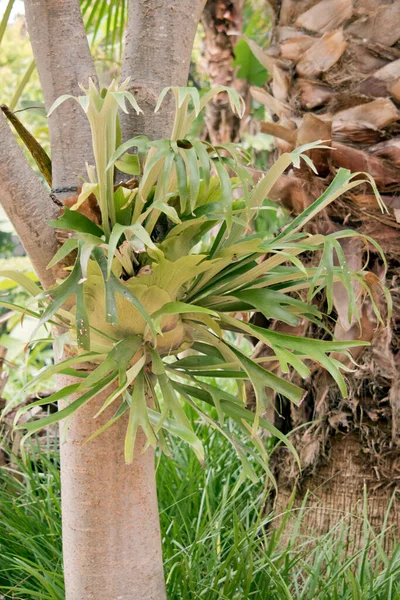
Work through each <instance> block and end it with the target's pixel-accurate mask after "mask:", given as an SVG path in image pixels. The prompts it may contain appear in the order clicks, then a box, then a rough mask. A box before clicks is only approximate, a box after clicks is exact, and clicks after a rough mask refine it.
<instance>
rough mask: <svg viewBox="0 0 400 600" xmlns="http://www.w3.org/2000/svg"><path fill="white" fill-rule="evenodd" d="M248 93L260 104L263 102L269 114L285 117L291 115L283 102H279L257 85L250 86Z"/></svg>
mask: <svg viewBox="0 0 400 600" xmlns="http://www.w3.org/2000/svg"><path fill="white" fill-rule="evenodd" d="M250 93H251V95H252V96H253V98H254V100H256V101H257V102H259V103H260V104H264V106H266V107H267V108H268V111H269V112H270V114H271V115H276V116H278V117H280V118H281V117H287V118H289V117H290V115H291V110H290V107H289V106H288V105H286V104H284V103H283V102H279V100H277V99H276V98H274V97H273V96H271V94H269V93H268V92H266V91H265V90H263V89H262V88H258V87H254V86H253V87H251V88H250Z"/></svg>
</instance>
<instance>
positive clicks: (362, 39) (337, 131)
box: [253, 0, 400, 540]
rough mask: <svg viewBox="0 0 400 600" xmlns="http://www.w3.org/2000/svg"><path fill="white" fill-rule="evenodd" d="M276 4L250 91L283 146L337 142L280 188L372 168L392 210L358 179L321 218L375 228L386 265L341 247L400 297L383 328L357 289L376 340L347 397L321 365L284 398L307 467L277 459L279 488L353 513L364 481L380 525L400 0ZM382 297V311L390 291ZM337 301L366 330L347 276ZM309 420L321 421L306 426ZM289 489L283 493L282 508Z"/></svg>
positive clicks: (386, 450) (395, 227)
mask: <svg viewBox="0 0 400 600" xmlns="http://www.w3.org/2000/svg"><path fill="white" fill-rule="evenodd" d="M270 4H271V7H272V8H273V10H274V14H275V30H274V36H273V41H272V44H271V47H270V49H269V50H268V52H267V54H266V61H269V65H270V69H269V70H270V72H271V81H270V83H269V89H268V92H269V93H267V92H266V91H262V90H261V91H260V90H253V94H254V96H255V97H256V98H257V99H260V100H261V101H263V102H264V103H265V105H266V106H267V107H268V109H269V112H270V114H271V121H270V122H268V123H264V124H263V130H264V131H265V132H267V133H270V134H272V135H274V136H275V138H276V146H277V150H278V152H282V151H286V150H291V149H293V148H294V147H295V146H298V145H301V144H304V143H307V142H311V141H315V140H318V139H321V140H330V142H329V143H330V144H331V146H332V151H323V152H316V151H314V152H312V153H311V157H312V158H313V160H314V162H315V164H316V166H317V168H318V172H319V177H318V178H317V179H315V177H314V176H313V175H312V174H311V173H310V171H309V169H308V168H306V167H304V166H302V168H301V169H299V170H292V171H290V172H288V173H287V174H286V175H285V176H284V177H283V178H282V179H281V181H280V182H279V184H278V185H277V186H276V187H275V189H274V190H273V196H274V197H275V198H276V199H280V200H281V201H282V202H283V203H284V204H285V205H286V206H287V207H288V208H290V210H292V211H293V212H294V213H298V212H300V211H301V210H303V209H304V208H305V207H306V206H308V205H309V204H310V203H311V202H312V201H313V200H315V198H316V197H318V196H319V195H320V194H321V192H322V191H323V190H324V189H325V188H326V186H327V185H328V184H329V182H330V181H331V180H332V178H333V176H334V174H335V172H336V171H337V169H338V168H339V167H346V168H348V169H351V170H352V171H367V172H369V173H370V174H371V175H372V176H373V177H374V178H375V180H376V183H377V186H378V188H379V190H380V192H381V194H382V197H383V199H384V201H385V203H386V204H387V206H388V208H389V214H382V213H381V212H380V211H379V209H378V207H377V204H376V201H375V198H374V196H373V194H372V192H371V189H370V188H368V187H367V186H365V187H359V188H356V189H355V190H353V191H352V193H351V194H348V195H347V196H346V197H344V198H341V199H340V200H339V201H336V202H335V203H333V204H332V205H331V206H330V207H329V208H328V209H327V210H326V211H325V213H324V215H323V216H322V217H321V218H320V219H319V221H318V222H317V223H316V224H315V228H316V229H318V230H319V231H320V232H322V233H326V232H332V231H335V230H338V229H347V228H352V229H356V230H357V231H358V232H360V233H365V234H368V235H370V236H372V237H373V238H375V239H376V240H377V241H378V242H379V244H381V246H382V248H383V250H384V251H385V253H386V256H387V257H388V259H389V266H388V268H387V269H386V267H385V266H384V265H382V264H381V261H380V260H379V259H378V257H377V254H376V253H375V251H374V249H373V248H372V246H371V247H370V248H369V250H370V254H369V255H367V253H366V247H365V245H364V244H363V243H362V242H360V241H353V242H351V243H349V242H346V243H344V244H343V250H344V253H345V255H346V256H347V259H348V261H349V262H350V264H351V267H352V268H361V267H362V266H363V264H364V261H365V260H368V267H369V269H370V270H371V271H372V273H374V275H375V276H376V277H378V278H380V279H381V280H385V281H386V283H387V285H388V286H389V288H391V290H392V293H393V300H394V316H393V318H392V320H391V323H390V324H389V326H388V327H386V328H382V327H380V328H378V327H377V322H376V319H375V317H374V316H373V312H372V310H371V306H370V304H369V303H368V301H366V300H365V299H364V300H363V299H362V295H361V294H360V293H359V292H360V290H356V291H357V293H358V296H359V299H360V300H359V307H360V311H361V320H362V325H363V327H362V333H361V337H362V339H365V340H368V341H370V342H371V344H372V345H371V348H370V349H367V350H364V351H363V352H361V351H360V350H358V351H357V352H356V354H354V357H355V358H356V359H357V361H358V364H359V367H358V368H356V370H355V372H354V373H353V374H351V375H350V376H349V377H348V385H349V392H350V393H349V398H341V397H339V394H338V392H337V390H336V388H335V386H333V385H332V382H331V381H330V380H329V378H327V376H326V375H325V374H322V373H321V372H319V371H316V370H314V373H313V377H312V378H311V379H310V381H308V382H306V387H307V390H308V394H307V397H306V398H305V400H304V402H303V403H302V404H301V406H300V407H299V408H297V409H296V408H294V407H290V406H289V405H286V404H283V405H279V406H278V409H279V413H280V414H279V415H278V416H277V417H276V419H277V421H278V424H279V425H280V427H281V428H282V429H284V430H285V431H290V430H291V429H294V428H296V427H298V426H300V425H301V426H302V427H301V428H300V429H299V430H298V431H297V432H296V433H294V434H293V436H292V437H291V439H292V441H295V443H296V446H297V450H298V452H299V454H300V457H301V460H302V467H303V472H302V474H301V475H299V473H298V471H297V469H296V468H295V466H294V464H293V462H292V460H291V458H290V457H289V456H288V455H287V454H285V452H283V451H282V453H281V454H280V456H279V460H278V461H277V463H276V469H277V471H278V472H279V479H280V484H281V489H283V488H284V487H285V485H287V487H288V488H289V487H290V485H291V486H292V485H293V483H297V485H298V487H299V489H300V490H301V492H302V493H303V492H304V491H305V490H306V489H307V488H310V489H311V490H313V491H314V492H315V494H314V498H315V497H320V498H321V499H322V501H323V502H326V503H327V505H328V506H333V507H334V509H335V510H336V509H337V508H339V514H340V512H341V511H342V510H346V512H350V511H354V512H355V514H356V513H357V510H358V509H357V506H359V503H360V501H361V502H362V496H363V483H364V482H365V484H366V487H367V494H368V495H369V496H370V497H371V501H370V503H369V510H370V511H371V512H370V516H371V517H372V521H373V524H374V525H376V527H377V530H378V531H379V528H380V527H381V526H382V523H383V518H384V514H385V510H386V508H387V505H388V500H389V498H390V497H391V494H392V493H393V492H395V491H396V490H398V489H399V485H400V447H399V446H400V429H399V427H400V420H399V414H400V409H399V407H400V395H399V384H398V381H399V379H398V369H399V366H400V362H399V361H400V354H399V347H400V344H399V318H400V303H399V293H398V283H397V281H398V277H399V273H400V271H399V267H400V242H399V240H400V237H399V228H400V225H399V221H400V219H399V214H400V213H399V209H400V195H399V192H400V153H399V152H400V151H399V147H400V146H399V139H400V138H399V137H398V134H399V130H400V113H399V106H400V104H399V102H400V96H399V94H398V89H399V86H400V68H399V65H400V45H399V40H400V31H399V29H398V28H396V27H393V23H394V22H397V21H398V19H399V17H400V2H399V1H398V0H396V1H391V0H387V1H384V2H382V1H380V0H320V1H318V0H301V1H295V0H282V1H276V2H270ZM378 302H380V303H381V306H382V309H383V310H384V303H383V302H382V299H378ZM334 304H335V311H336V314H337V317H338V323H337V326H336V329H335V336H336V338H338V339H342V340H347V339H357V338H359V337H360V330H359V327H358V325H357V323H356V322H349V321H348V318H347V308H348V304H347V299H346V295H345V294H344V293H343V289H341V287H340V285H338V286H337V288H336V290H335V298H334ZM307 329H308V330H309V334H311V335H313V336H317V335H320V334H321V332H318V331H316V330H315V328H314V326H312V325H310V324H307V323H305V324H304V331H306V330H307ZM257 352H258V353H261V354H262V353H263V352H264V350H263V349H262V348H258V349H257ZM312 419H314V420H318V423H314V424H312V425H310V426H305V427H304V424H305V423H307V422H309V421H310V420H312ZM302 493H300V494H298V500H297V501H298V502H299V503H300V502H301V497H302ZM287 499H288V496H287V495H285V492H282V494H281V496H280V497H278V504H279V505H280V507H282V505H283V504H284V503H285V502H286V500H287ZM311 504H313V501H311ZM317 505H318V506H320V504H319V503H318V502H317V503H315V506H317ZM321 511H322V512H321ZM328 512H329V511H328ZM326 515H327V511H326V510H325V508H324V509H317V508H316V510H315V511H307V513H306V514H305V519H304V527H305V529H310V528H313V527H314V526H315V528H316V529H317V530H318V531H319V532H320V533H321V532H322V531H327V530H328V529H329V528H331V527H332V523H333V520H334V519H335V516H334V512H332V511H331V513H330V516H329V518H328V517H327V516H326ZM389 525H393V526H394V527H395V528H397V535H398V534H399V503H398V499H397V500H395V501H394V504H393V507H392V512H391V516H390V517H389ZM351 528H352V530H351V532H350V534H351V535H352V536H353V538H354V539H355V540H359V539H360V535H359V531H358V521H357V519H352V520H351Z"/></svg>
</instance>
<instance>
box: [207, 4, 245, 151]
mask: <svg viewBox="0 0 400 600" xmlns="http://www.w3.org/2000/svg"><path fill="white" fill-rule="evenodd" d="M242 10H243V0H208V2H207V4H206V6H205V7H204V10H203V14H202V17H201V23H202V25H203V29H204V58H203V68H204V71H205V72H206V74H207V76H208V77H209V78H210V84H211V87H215V86H217V85H225V86H229V87H233V88H234V89H236V90H237V91H238V92H239V93H242V94H244V93H245V89H246V87H247V85H246V82H245V80H239V79H236V77H235V68H234V66H233V60H234V58H235V55H234V48H235V45H236V43H237V41H238V39H239V37H240V34H241V31H242V17H243V15H242ZM206 124H207V130H208V135H209V137H210V141H211V143H212V144H214V145H218V144H223V143H226V142H237V141H238V140H239V137H240V119H239V117H238V116H237V115H236V114H234V113H233V112H232V110H231V107H230V105H229V100H228V96H227V94H219V95H218V96H216V97H215V98H214V100H213V101H212V102H210V103H209V104H208V105H207V107H206Z"/></svg>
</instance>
